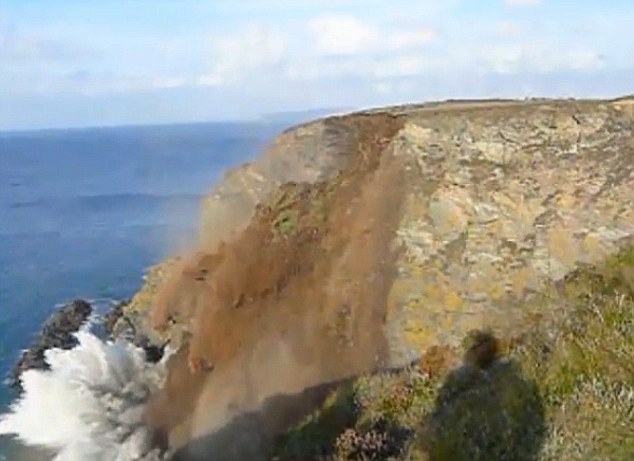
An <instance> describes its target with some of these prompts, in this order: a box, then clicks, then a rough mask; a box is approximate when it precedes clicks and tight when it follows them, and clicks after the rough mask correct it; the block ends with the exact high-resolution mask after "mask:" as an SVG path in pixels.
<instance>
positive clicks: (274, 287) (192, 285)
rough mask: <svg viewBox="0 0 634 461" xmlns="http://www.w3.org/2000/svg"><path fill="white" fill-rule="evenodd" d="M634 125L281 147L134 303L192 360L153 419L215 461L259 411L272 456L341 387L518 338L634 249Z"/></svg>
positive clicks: (315, 128) (310, 141) (325, 131)
mask: <svg viewBox="0 0 634 461" xmlns="http://www.w3.org/2000/svg"><path fill="white" fill-rule="evenodd" d="M633 126H634V99H632V98H621V99H618V100H613V101H575V100H566V101H555V100H530V101H524V102H517V101H477V102H465V101H454V102H447V103H443V104H427V105H420V106H402V107H394V108H386V109H380V110H373V111H368V112H365V113H356V114H350V115H343V116H337V117H331V118H327V119H324V120H318V121H315V122H310V123H307V124H304V125H301V126H299V127H296V128H293V129H291V130H288V131H286V132H284V133H282V134H281V135H280V136H279V137H278V138H277V139H276V140H274V141H273V143H272V144H271V145H270V147H269V148H268V149H267V150H266V151H265V152H264V153H263V154H262V155H261V156H260V157H258V158H257V159H255V160H254V161H253V162H252V163H249V164H246V165H242V166H241V167H238V168H236V169H235V170H232V171H230V172H229V173H227V174H226V175H225V177H224V178H223V179H222V181H221V182H220V183H219V184H218V185H217V186H216V187H215V188H214V189H213V190H212V191H211V193H210V194H209V196H208V197H207V199H206V200H205V203H204V204H203V211H202V223H201V237H200V242H199V245H198V248H197V250H196V251H195V252H193V253H192V254H189V255H182V256H180V257H178V258H174V259H172V260H170V261H167V262H166V263H164V264H161V265H159V266H157V267H156V268H154V269H152V270H151V271H150V272H149V273H148V275H147V279H146V285H145V286H144V287H143V289H142V290H141V291H140V292H139V293H138V294H137V295H136V296H135V297H134V299H133V300H132V302H131V303H130V305H129V306H128V307H127V308H126V313H125V315H124V318H125V321H126V324H131V325H133V326H134V328H133V329H136V330H138V331H142V332H143V334H149V335H150V336H151V337H152V338H153V340H154V341H157V342H158V341H163V340H166V339H169V340H171V341H172V343H173V344H176V345H178V346H180V351H179V353H177V354H176V355H175V356H174V357H173V358H172V359H171V361H170V364H169V375H168V379H167V382H166V384H165V387H164V389H163V391H162V392H161V393H159V395H156V396H155V397H154V399H153V401H152V402H151V403H150V405H149V407H148V411H147V419H148V422H149V423H150V424H152V425H154V426H155V427H157V428H159V429H160V430H162V431H164V432H165V434H167V436H168V441H169V444H170V446H171V447H173V448H175V449H177V448H181V447H190V449H189V451H187V453H188V455H187V456H189V457H185V458H183V459H199V458H200V459H206V458H201V456H205V453H208V451H207V452H206V451H205V450H209V449H210V448H209V444H207V445H205V444H204V443H203V445H202V446H204V448H200V446H199V445H197V443H198V442H199V441H204V440H206V439H207V438H208V437H209V436H210V435H213V434H222V433H223V431H224V430H225V429H226V428H227V427H230V426H231V425H232V424H235V422H236V421H240V420H241V418H242V417H244V415H253V414H255V415H257V417H253V418H250V419H249V418H248V420H249V421H250V422H249V423H248V424H247V426H245V427H246V428H248V430H247V429H244V428H242V429H240V431H237V432H239V433H249V434H254V433H255V434H258V436H257V437H256V438H257V440H259V441H266V440H269V439H272V438H274V437H275V436H277V435H279V434H282V433H283V432H285V431H286V430H287V429H288V428H289V427H291V426H292V425H293V424H295V423H297V422H299V421H300V420H301V419H302V418H303V417H304V416H305V415H306V414H307V413H309V412H310V411H311V410H312V409H313V408H314V405H315V404H317V403H318V402H319V401H320V400H321V398H322V397H323V394H324V389H327V388H329V386H328V385H329V384H332V383H341V382H345V381H346V380H348V379H351V378H355V377H357V376H361V375H364V374H366V373H369V372H373V371H376V370H381V369H386V368H397V367H402V366H404V365H407V364H410V363H411V362H412V361H414V360H417V359H419V358H420V357H421V356H425V354H426V353H428V352H429V351H431V350H436V349H434V348H438V347H441V348H442V347H447V348H456V347H458V346H459V344H460V343H461V341H462V340H463V338H464V337H465V335H466V334H467V333H468V332H469V331H472V330H473V329H476V328H483V327H487V328H490V329H492V330H493V331H494V332H495V333H496V334H497V335H498V336H500V337H504V338H515V337H520V336H521V335H522V334H523V333H524V332H525V331H526V329H527V325H528V324H529V323H530V321H529V319H531V318H534V317H535V316H540V315H542V314H543V313H544V312H543V311H544V309H549V306H552V304H549V303H544V302H543V299H544V296H545V295H548V296H551V297H552V296H555V297H556V296H559V294H558V293H559V291H558V290H561V288H562V287H563V286H565V281H566V280H567V277H570V276H571V274H574V273H576V271H578V270H579V269H580V268H587V267H594V266H597V265H599V264H602V263H603V262H605V261H606V260H608V259H609V258H610V257H611V256H613V255H615V254H617V253H618V252H619V251H620V250H622V249H623V248H625V247H627V245H629V244H630V243H631V242H632V236H633V235H634V208H633V207H632V204H633V203H634V137H633V134H632V129H633ZM624 267H625V266H624ZM627 267H629V266H627ZM627 267H626V268H624V269H619V270H621V271H622V272H623V271H624V273H623V274H621V275H623V277H624V280H626V282H627V281H628V280H629V281H631V280H632V278H631V277H632V273H631V271H632V270H634V269H631V268H629V269H628V268H627ZM628 271H629V272H628ZM628 283H629V282H628ZM120 322H121V321H120ZM124 327H125V325H123V324H122V325H120V328H119V329H120V331H122V332H123V331H124V330H125V329H126V328H124ZM138 331H137V333H138ZM324 386H325V387H324ZM276 399H277V400H276ZM272 401H274V402H277V403H276V404H275V405H274V406H273V407H274V408H273V407H272V406H271V403H270V402H272ZM300 403H301V405H299V404H300ZM263 408H266V409H267V410H266V411H264V410H263ZM249 424H251V426H249ZM239 427H242V426H239ZM232 437H233V439H231V440H233V441H232V442H231V443H232V444H234V445H235V444H236V443H237V442H236V440H237V439H235V434H234V435H232ZM250 437H255V436H253V435H251V436H250ZM225 439H226V438H221V439H215V442H214V443H216V445H222V443H225V442H226V443H229V442H228V441H227V440H228V439H227V440H225ZM219 440H222V442H220V441H219ZM201 443H202V442H201ZM259 443H260V442H258V443H256V442H255V441H254V439H252V438H251V439H249V441H248V443H247V444H248V445H252V446H254V447H260V446H261V445H259ZM262 443H264V444H265V442H262ZM234 445H232V446H234ZM237 445H241V443H237ZM242 445H244V443H242ZM191 447H194V448H191ZM196 447H198V448H196ZM196 450H202V451H200V452H199V455H198V456H199V458H197V457H196V456H197V455H196V453H197V451H196ZM254 450H255V448H254ZM255 453H257V454H259V453H263V451H257V450H256V451H255Z"/></svg>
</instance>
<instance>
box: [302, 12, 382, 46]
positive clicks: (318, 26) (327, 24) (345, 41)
mask: <svg viewBox="0 0 634 461" xmlns="http://www.w3.org/2000/svg"><path fill="white" fill-rule="evenodd" d="M308 28H309V30H310V31H311V32H312V33H313V35H314V38H315V39H316V48H317V51H318V52H320V53H324V54H333V55H346V54H348V55H349V54H355V53H358V52H360V51H362V50H363V49H365V48H366V47H368V46H371V45H372V44H373V43H376V42H377V41H378V40H379V39H380V36H381V34H380V32H379V31H378V29H376V28H374V27H372V26H370V25H368V24H364V23H363V22H361V21H360V20H358V19H356V18H354V17H352V16H342V15H325V16H320V17H317V18H313V19H311V20H310V21H309V22H308Z"/></svg>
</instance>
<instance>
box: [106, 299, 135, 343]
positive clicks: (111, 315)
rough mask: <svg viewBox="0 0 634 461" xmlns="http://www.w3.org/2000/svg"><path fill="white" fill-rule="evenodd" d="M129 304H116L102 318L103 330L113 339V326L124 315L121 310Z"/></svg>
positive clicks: (127, 301) (124, 302) (125, 302)
mask: <svg viewBox="0 0 634 461" xmlns="http://www.w3.org/2000/svg"><path fill="white" fill-rule="evenodd" d="M128 304H130V300H124V301H120V302H118V303H117V304H116V305H115V306H114V307H113V308H112V309H110V310H109V311H108V312H107V313H106V315H104V316H103V328H104V330H105V331H106V333H107V334H108V335H109V336H111V337H113V336H115V334H114V331H115V325H116V324H117V322H118V321H119V319H120V318H121V317H122V316H123V315H124V314H123V309H124V308H125V307H126V306H127V305H128Z"/></svg>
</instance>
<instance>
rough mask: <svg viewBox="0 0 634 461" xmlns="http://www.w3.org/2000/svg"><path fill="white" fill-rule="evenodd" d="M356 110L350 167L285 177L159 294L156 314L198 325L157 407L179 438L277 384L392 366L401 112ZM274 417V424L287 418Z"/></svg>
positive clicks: (158, 319)
mask: <svg viewBox="0 0 634 461" xmlns="http://www.w3.org/2000/svg"><path fill="white" fill-rule="evenodd" d="M348 122H349V123H351V124H353V125H354V127H355V129H356V130H357V133H358V140H357V146H356V159H355V161H354V162H353V165H351V167H350V168H348V169H346V170H345V171H343V172H341V173H340V174H339V175H338V176H337V177H336V178H333V179H331V180H329V181H327V182H324V183H319V184H315V185H293V184H289V185H286V186H284V187H283V188H282V193H281V194H280V196H279V197H278V199H277V200H276V201H275V202H274V203H269V204H268V206H262V207H259V208H258V210H257V212H256V215H255V217H254V219H253V221H252V222H251V224H250V225H249V226H248V227H247V228H246V229H245V230H244V231H243V232H242V234H241V235H239V236H238V237H237V238H236V239H235V240H233V241H231V242H230V243H226V244H222V245H220V246H219V247H217V248H210V249H205V248H201V249H199V251H197V252H196V254H194V255H192V256H191V257H190V258H188V259H187V261H186V262H185V263H184V264H183V266H182V267H181V268H180V270H179V271H178V272H177V275H176V276H175V277H173V278H172V279H171V280H170V281H169V283H167V284H166V285H165V286H164V288H163V290H162V291H161V293H160V294H159V298H158V299H159V301H158V303H157V305H156V308H155V310H154V313H153V314H154V315H153V322H154V325H155V326H156V327H157V328H164V327H165V326H166V325H168V323H169V322H179V323H185V322H189V326H190V330H191V333H192V335H191V339H190V342H189V346H188V348H184V349H183V350H181V351H180V352H179V353H178V354H177V355H176V356H174V357H173V358H172V359H171V360H170V364H169V376H168V379H167V382H166V384H165V387H164V389H163V391H162V392H161V393H159V394H158V395H156V396H155V397H154V399H153V400H152V401H151V403H150V405H149V406H148V411H147V419H148V421H149V422H150V424H152V425H153V426H155V427H158V428H161V429H162V430H165V431H167V432H168V433H169V434H170V444H171V445H172V446H174V447H178V446H182V445H184V444H185V443H187V442H189V441H191V440H192V439H193V438H195V437H200V436H203V435H205V434H208V433H210V432H212V431H214V430H217V429H219V428H221V427H222V426H223V425H225V424H226V423H227V422H228V421H229V420H230V419H232V418H235V417H236V416H238V415H240V414H242V413H245V412H247V411H254V410H257V409H258V408H259V407H260V406H261V405H262V403H263V402H264V401H265V400H266V399H268V398H270V397H272V396H276V395H280V394H292V393H298V392H302V391H303V390H304V389H307V388H309V387H314V386H318V385H320V384H322V383H327V382H333V381H336V380H341V379H345V378H347V377H351V376H355V375H358V374H361V373H365V372H368V371H370V370H373V369H376V368H378V367H381V366H382V363H383V361H384V359H385V358H386V353H387V350H386V341H385V339H384V333H383V326H384V321H385V315H386V312H385V309H386V297H387V293H388V290H389V287H390V284H391V280H392V277H393V274H392V270H393V262H394V258H395V257H396V255H397V251H398V249H397V248H394V246H393V245H392V242H393V237H394V231H395V227H396V225H397V224H398V221H399V218H400V206H401V203H402V199H403V192H404V187H403V182H404V178H403V174H404V171H405V169H404V167H403V165H401V164H400V162H401V160H399V159H397V158H396V157H394V156H393V155H392V154H391V152H390V151H389V149H386V148H387V146H388V144H389V142H390V141H391V140H392V138H393V137H394V135H395V133H396V132H397V131H398V130H399V129H400V127H401V124H402V122H401V120H400V119H399V118H397V117H393V116H389V115H385V116H376V115H374V116H372V117H368V116H354V117H349V118H348ZM270 419H274V418H270ZM291 419H292V418H291ZM284 421H285V422H284V424H288V421H289V418H288V415H286V416H285V418H284ZM263 424H265V425H266V426H267V429H268V432H269V433H271V434H273V433H275V432H279V431H280V430H283V429H284V427H282V426H283V424H282V423H280V422H279V421H273V420H269V421H266V420H265V421H263Z"/></svg>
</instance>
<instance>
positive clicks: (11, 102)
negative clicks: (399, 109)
mask: <svg viewBox="0 0 634 461" xmlns="http://www.w3.org/2000/svg"><path fill="white" fill-rule="evenodd" d="M632 92H634V2H631V1H629V0H622V1H617V0H603V1H601V2H597V1H594V0H577V1H566V0H560V1H557V0H444V1H442V0H381V1H379V0H363V1H358V0H242V1H241V0H172V1H167V0H151V1H150V0H108V1H106V0H101V1H97V0H66V1H64V0H57V1H55V0H46V1H45V0H39V1H36V0H3V1H2V2H1V3H0V130H9V129H25V128H26V129H28V128H43V127H72V126H99V125H118V124H137V123H139V124H146V123H171V122H187V121H203V120H222V119H243V118H253V117H257V116H259V115H260V114H264V113H269V112H277V111H293V110H307V109H313V108H321V107H345V108H359V107H368V106H377V105H384V104H393V103H401V102H410V101H417V102H418V101H425V100H435V99H446V98H463V97H525V96H565V97H568V96H579V97H581V96H612V95H619V94H623V93H632Z"/></svg>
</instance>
